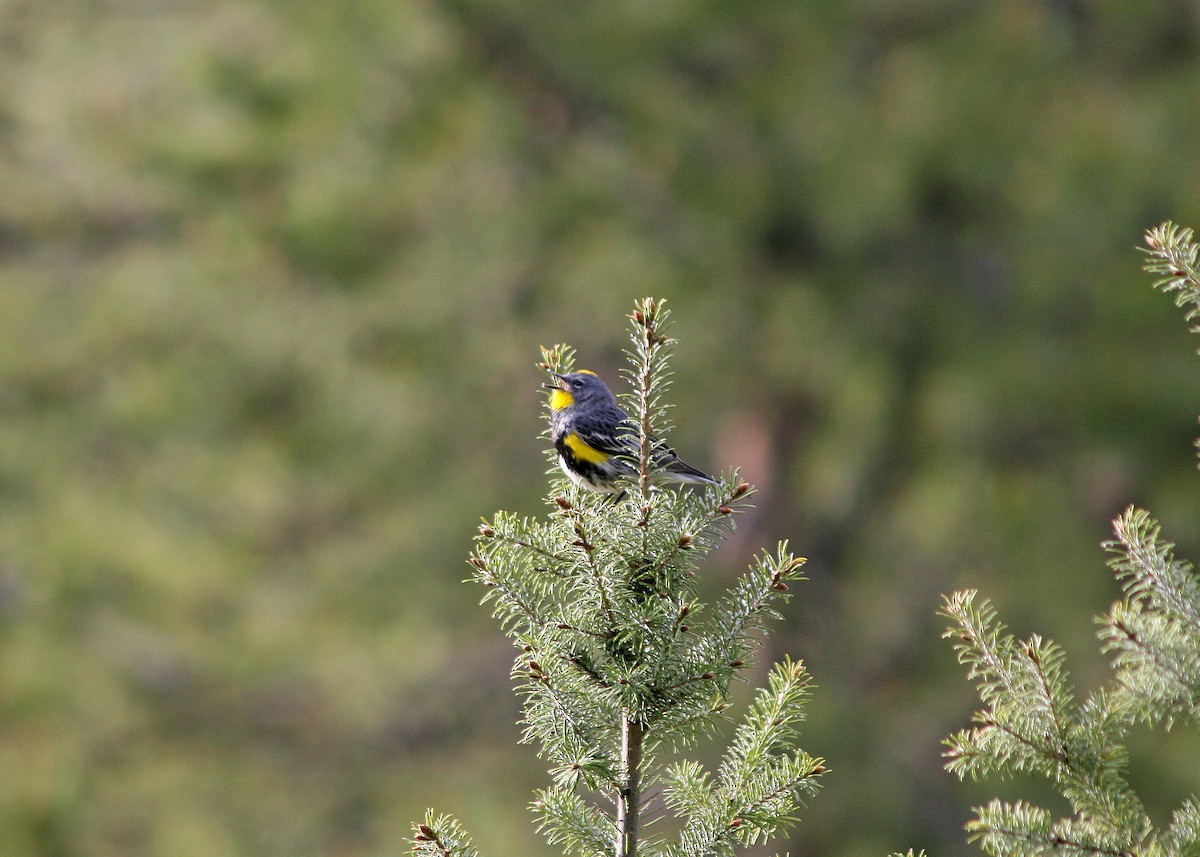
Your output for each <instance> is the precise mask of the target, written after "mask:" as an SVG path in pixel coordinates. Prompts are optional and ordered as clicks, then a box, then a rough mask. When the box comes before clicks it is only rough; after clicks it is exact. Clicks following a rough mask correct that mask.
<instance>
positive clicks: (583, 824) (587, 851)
mask: <svg viewBox="0 0 1200 857" xmlns="http://www.w3.org/2000/svg"><path fill="white" fill-rule="evenodd" d="M531 808H532V809H533V812H534V814H535V815H536V816H538V831H539V832H541V833H543V834H544V835H545V836H546V840H547V841H548V842H549V843H550V844H551V845H555V846H562V847H564V848H565V849H566V853H568V854H581V855H592V857H607V855H608V854H609V849H610V848H611V843H612V839H613V835H614V827H613V823H612V821H611V820H610V819H609V818H608V817H607V816H605V815H604V813H602V812H601V811H600V810H598V809H596V808H595V807H591V806H588V805H587V804H586V803H584V801H583V798H581V797H580V796H579V795H577V794H575V793H574V792H572V791H570V790H569V789H565V788H554V789H543V790H541V791H539V792H537V797H536V799H535V800H534V801H533V804H532V805H531Z"/></svg>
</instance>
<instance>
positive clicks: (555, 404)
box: [550, 369, 596, 411]
mask: <svg viewBox="0 0 1200 857" xmlns="http://www.w3.org/2000/svg"><path fill="white" fill-rule="evenodd" d="M579 371H580V372H582V373H583V374H584V375H595V374H596V373H595V372H593V371H592V370H591V369H580V370H579ZM574 403H575V397H574V396H572V395H571V394H570V393H569V392H567V391H566V390H563V389H561V388H559V387H554V388H552V389H551V390H550V410H552V411H561V410H562V409H563V408H569V407H571V405H573V404H574Z"/></svg>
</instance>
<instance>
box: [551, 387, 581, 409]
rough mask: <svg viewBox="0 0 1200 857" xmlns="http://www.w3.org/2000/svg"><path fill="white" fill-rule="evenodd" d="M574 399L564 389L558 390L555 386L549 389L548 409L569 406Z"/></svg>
mask: <svg viewBox="0 0 1200 857" xmlns="http://www.w3.org/2000/svg"><path fill="white" fill-rule="evenodd" d="M574 401H575V397H574V396H572V395H571V394H570V393H568V392H567V391H566V390H560V389H559V388H558V387H555V388H554V389H552V390H551V391H550V410H552V411H561V410H562V409H563V408H569V407H571V403H572V402H574Z"/></svg>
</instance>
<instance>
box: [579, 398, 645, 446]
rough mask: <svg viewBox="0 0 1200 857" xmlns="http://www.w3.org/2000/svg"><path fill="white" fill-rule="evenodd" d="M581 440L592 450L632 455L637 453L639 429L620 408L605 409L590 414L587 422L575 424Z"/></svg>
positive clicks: (580, 420) (581, 421) (582, 421)
mask: <svg viewBox="0 0 1200 857" xmlns="http://www.w3.org/2000/svg"><path fill="white" fill-rule="evenodd" d="M574 430H575V433H576V434H578V435H579V439H580V440H582V441H583V442H584V443H586V444H587V445H588V446H590V447H591V448H592V449H595V450H599V451H600V452H604V453H607V454H609V455H630V454H633V453H636V452H637V429H636V427H635V426H634V425H633V423H632V422H631V421H630V419H629V415H628V414H626V413H625V412H624V411H623V410H621V409H620V408H604V409H602V410H597V411H596V412H595V413H593V414H589V415H588V418H587V419H586V420H583V419H577V420H576V421H575V424H574Z"/></svg>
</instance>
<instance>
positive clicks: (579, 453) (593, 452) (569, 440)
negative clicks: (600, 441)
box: [563, 432, 612, 464]
mask: <svg viewBox="0 0 1200 857" xmlns="http://www.w3.org/2000/svg"><path fill="white" fill-rule="evenodd" d="M563 443H565V444H566V445H567V449H569V450H571V454H572V455H573V456H575V457H576V458H577V459H579V460H580V461H586V462H587V463H588V464H603V463H604V462H606V461H608V460H609V459H610V458H612V456H611V455H609V454H608V453H607V452H601V451H600V450H598V449H595V448H594V447H591V446H588V445H587V444H586V443H584V442H583V438H581V437H580V436H579V435H578V434H576V433H575V432H571V433H570V434H568V435H567V436H566V437H565V438H563Z"/></svg>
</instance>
